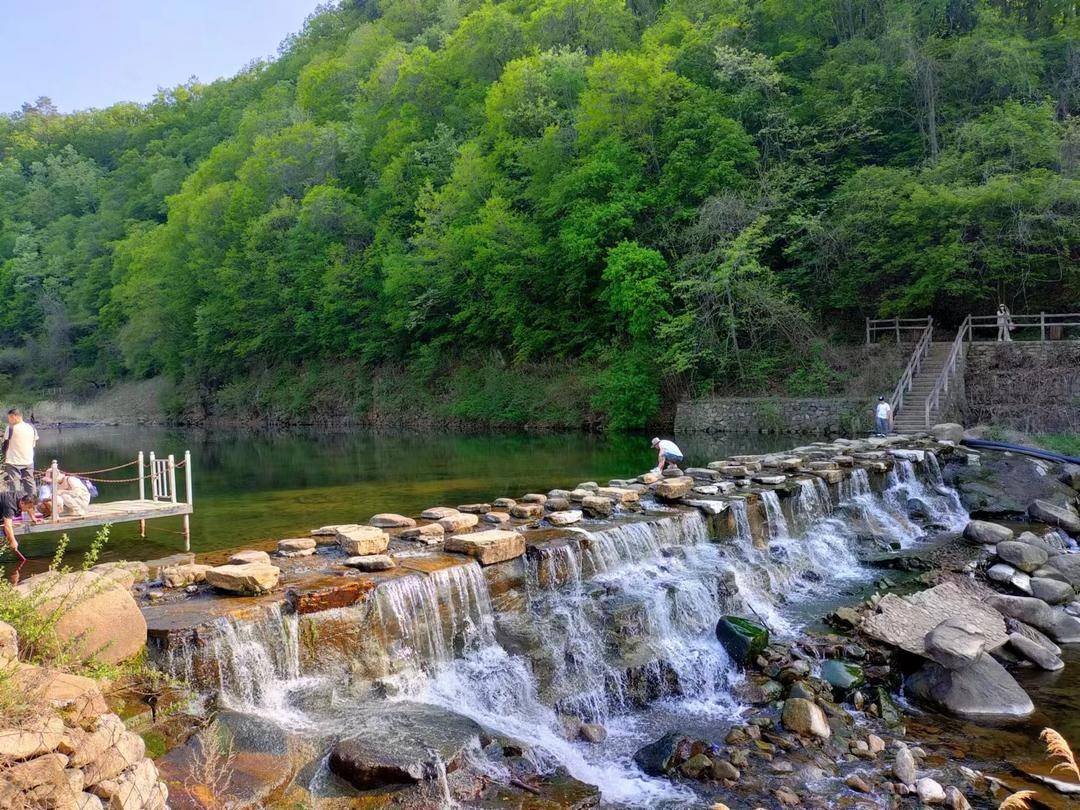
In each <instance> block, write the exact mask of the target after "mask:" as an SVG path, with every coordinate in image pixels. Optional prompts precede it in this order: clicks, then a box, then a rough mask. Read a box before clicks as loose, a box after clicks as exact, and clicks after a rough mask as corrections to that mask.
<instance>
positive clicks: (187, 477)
mask: <svg viewBox="0 0 1080 810" xmlns="http://www.w3.org/2000/svg"><path fill="white" fill-rule="evenodd" d="M184 483H185V488H186V489H187V502H188V506H191V507H194V506H195V497H194V494H193V492H192V488H191V451H190V450H185V451H184ZM184 551H191V515H184Z"/></svg>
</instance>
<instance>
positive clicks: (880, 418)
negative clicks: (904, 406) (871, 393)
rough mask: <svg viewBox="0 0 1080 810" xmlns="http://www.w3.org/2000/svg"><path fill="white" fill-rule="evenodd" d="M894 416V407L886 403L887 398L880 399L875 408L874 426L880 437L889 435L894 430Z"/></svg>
mask: <svg viewBox="0 0 1080 810" xmlns="http://www.w3.org/2000/svg"><path fill="white" fill-rule="evenodd" d="M892 416H893V413H892V405H890V404H889V403H888V402H886V401H885V397H878V398H877V407H876V408H874V424H875V426H876V427H877V435H878V436H888V435H889V432H890V431H891V430H892Z"/></svg>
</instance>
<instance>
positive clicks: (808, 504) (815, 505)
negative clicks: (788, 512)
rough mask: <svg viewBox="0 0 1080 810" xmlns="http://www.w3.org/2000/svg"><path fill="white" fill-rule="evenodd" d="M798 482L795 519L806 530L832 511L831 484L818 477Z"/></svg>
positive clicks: (802, 479)
mask: <svg viewBox="0 0 1080 810" xmlns="http://www.w3.org/2000/svg"><path fill="white" fill-rule="evenodd" d="M796 483H798V485H799V492H798V494H797V495H796V497H795V507H794V508H795V520H796V523H797V524H798V526H799V528H800V529H802V530H804V531H805V530H806V529H807V528H808V527H809V526H811V525H812V524H813V523H814V522H816V521H818V520H821V519H822V518H825V517H827V516H828V515H829V514H830V513H831V512H832V508H833V505H832V496H831V495H830V494H829V485H828V484H826V483H825V482H824V481H823V480H822V479H820V478H818V477H816V476H815V477H814V478H801V479H799V480H798V481H797V482H796Z"/></svg>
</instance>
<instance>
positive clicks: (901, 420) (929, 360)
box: [893, 341, 952, 433]
mask: <svg viewBox="0 0 1080 810" xmlns="http://www.w3.org/2000/svg"><path fill="white" fill-rule="evenodd" d="M951 348H952V341H935V342H933V343H931V344H930V349H929V351H928V352H927V355H926V358H925V359H924V360H923V362H922V366H920V367H919V373H918V374H916V375H915V378H914V379H913V380H912V382H911V390H910V391H908V392H907V393H906V394H904V404H903V406H902V407H901V408H899V409H898V410H897V412H896V413H895V414H894V415H893V430H894V431H896V432H897V433H915V432H917V431H920V430H925V429H926V424H925V421H924V414H925V407H926V398H927V397H928V396H930V392H931V391H933V390H934V386H935V385H936V384H937V381H938V377H940V376H941V369H942V368H943V367H944V365H945V360H946V359H948V356H949V350H950V349H951ZM936 421H938V414H937V413H931V414H930V424H931V425H932V424H934V423H935V422H936Z"/></svg>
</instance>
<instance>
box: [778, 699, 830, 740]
mask: <svg viewBox="0 0 1080 810" xmlns="http://www.w3.org/2000/svg"><path fill="white" fill-rule="evenodd" d="M781 720H782V721H783V723H784V728H786V729H787V730H788V731H794V732H795V733H796V734H804V735H806V736H808V737H811V736H812V737H820V738H821V739H823V740H827V739H829V737H830V736H831V735H832V729H830V728H829V721H828V719H827V718H826V717H825V712H823V711H822V710H821V707H820V706H818V705H817V704H816V703H814V702H813V701H810V700H807V699H806V698H788V699H787V700H785V701H784V709H783V712H782V713H781Z"/></svg>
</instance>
